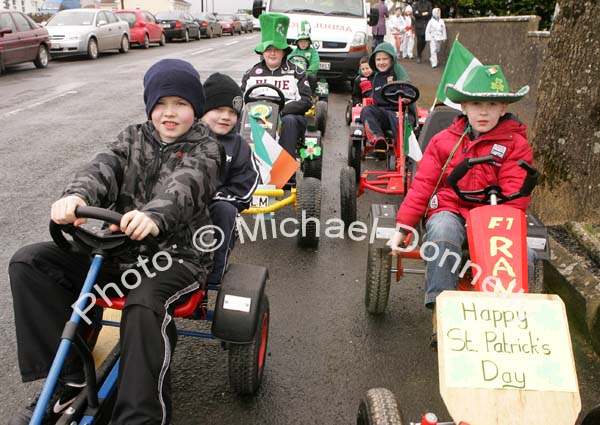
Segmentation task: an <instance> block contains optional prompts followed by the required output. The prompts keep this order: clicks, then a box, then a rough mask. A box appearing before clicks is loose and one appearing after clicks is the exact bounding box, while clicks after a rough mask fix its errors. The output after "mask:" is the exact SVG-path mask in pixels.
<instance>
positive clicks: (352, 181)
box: [340, 167, 356, 228]
mask: <svg viewBox="0 0 600 425" xmlns="http://www.w3.org/2000/svg"><path fill="white" fill-rule="evenodd" d="M340 204H341V205H340V207H341V208H340V212H341V216H342V221H343V222H344V225H345V226H346V228H348V226H349V225H350V224H351V223H354V222H355V221H356V172H355V171H354V168H352V167H343V168H342V170H341V171H340Z"/></svg>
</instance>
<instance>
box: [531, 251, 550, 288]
mask: <svg viewBox="0 0 600 425" xmlns="http://www.w3.org/2000/svg"><path fill="white" fill-rule="evenodd" d="M529 284H530V286H529V293H530V294H546V293H547V290H546V288H545V286H544V260H542V259H539V258H538V259H536V260H535V262H534V263H533V279H529Z"/></svg>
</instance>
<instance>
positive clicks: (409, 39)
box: [400, 5, 415, 59]
mask: <svg viewBox="0 0 600 425" xmlns="http://www.w3.org/2000/svg"><path fill="white" fill-rule="evenodd" d="M400 20H401V26H402V27H403V28H404V34H403V36H402V42H401V50H402V59H406V58H408V59H412V58H413V50H414V48H415V28H414V18H413V10H412V7H411V6H410V5H408V6H406V8H405V9H404V16H401V17H400Z"/></svg>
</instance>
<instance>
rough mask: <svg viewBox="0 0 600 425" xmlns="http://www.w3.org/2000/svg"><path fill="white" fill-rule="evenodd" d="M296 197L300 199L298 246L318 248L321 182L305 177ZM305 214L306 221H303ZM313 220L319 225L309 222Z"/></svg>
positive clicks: (297, 217) (297, 211) (297, 209)
mask: <svg viewBox="0 0 600 425" xmlns="http://www.w3.org/2000/svg"><path fill="white" fill-rule="evenodd" d="M296 196H297V197H298V198H297V201H298V207H297V208H296V219H297V220H298V223H300V229H299V232H298V245H300V246H302V247H309V248H314V247H317V246H318V245H319V234H318V232H317V226H318V224H317V223H318V222H320V220H321V181H320V180H317V179H315V178H314V177H305V178H304V179H303V181H302V185H301V186H299V187H298V191H297V192H296ZM303 213H304V216H305V218H304V220H303V219H302V214H303ZM311 218H315V219H316V220H317V223H315V222H314V221H313V220H309V219H311ZM303 223H304V224H305V225H303ZM319 230H320V229H319ZM303 233H304V234H303Z"/></svg>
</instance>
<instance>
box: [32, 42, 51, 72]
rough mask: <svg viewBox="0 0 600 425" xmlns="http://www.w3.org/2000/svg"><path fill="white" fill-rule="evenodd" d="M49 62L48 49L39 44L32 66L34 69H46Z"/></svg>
mask: <svg viewBox="0 0 600 425" xmlns="http://www.w3.org/2000/svg"><path fill="white" fill-rule="evenodd" d="M49 60H50V56H49V55H48V48H47V47H46V46H45V45H43V44H40V45H39V47H38V52H37V56H36V57H35V60H34V61H33V64H34V65H35V67H36V68H46V67H47V66H48V61H49Z"/></svg>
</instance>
